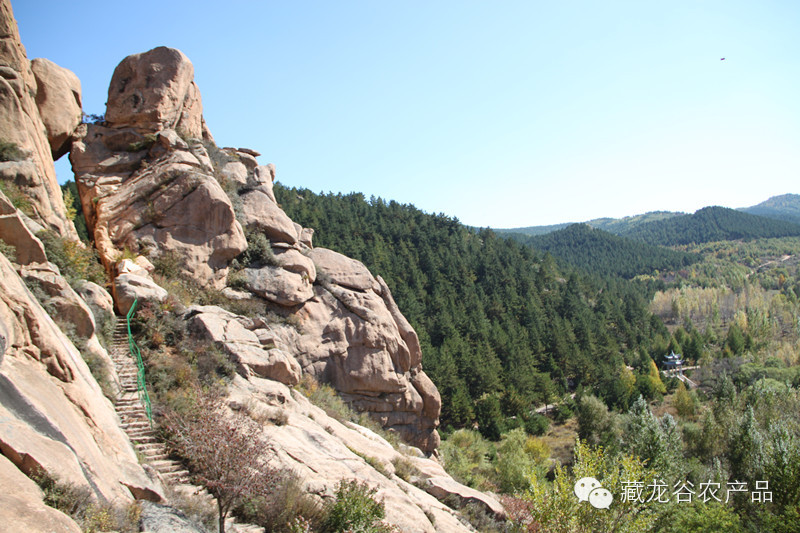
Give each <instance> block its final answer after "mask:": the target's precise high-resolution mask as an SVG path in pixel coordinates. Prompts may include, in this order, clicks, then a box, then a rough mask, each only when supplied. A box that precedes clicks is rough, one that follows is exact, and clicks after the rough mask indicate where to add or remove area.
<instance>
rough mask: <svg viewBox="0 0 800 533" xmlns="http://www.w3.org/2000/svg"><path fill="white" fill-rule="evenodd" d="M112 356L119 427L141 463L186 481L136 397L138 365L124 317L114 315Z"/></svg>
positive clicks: (172, 478)
mask: <svg viewBox="0 0 800 533" xmlns="http://www.w3.org/2000/svg"><path fill="white" fill-rule="evenodd" d="M111 358H112V359H113V361H114V366H115V367H116V369H117V375H118V376H119V381H120V389H121V390H120V395H119V397H118V398H117V401H116V403H115V404H114V407H115V408H116V410H117V414H118V415H119V417H120V420H122V429H123V430H125V433H127V434H128V438H130V439H131V442H132V443H133V445H134V447H135V448H136V451H138V452H139V454H141V456H142V457H143V458H144V462H145V463H147V464H149V465H150V466H152V467H153V468H154V469H155V470H156V471H158V473H159V474H161V477H162V478H163V479H164V481H166V482H168V483H171V484H173V485H176V484H184V483H189V472H188V471H187V470H186V469H185V468H184V467H183V465H182V464H181V463H180V462H179V461H175V460H174V459H170V458H169V454H168V452H167V449H166V447H165V446H164V444H163V443H162V442H161V441H159V439H158V435H157V434H156V432H155V431H154V430H153V428H152V427H151V426H150V421H149V420H147V412H146V411H145V408H144V406H143V405H142V402H141V401H140V400H139V391H138V389H137V386H136V375H137V372H138V368H137V366H136V360H135V359H134V358H133V356H132V355H131V353H130V350H129V348H128V325H127V322H126V321H125V318H124V317H117V327H116V329H115V330H114V337H113V340H112V343H111Z"/></svg>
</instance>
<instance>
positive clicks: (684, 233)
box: [623, 206, 800, 246]
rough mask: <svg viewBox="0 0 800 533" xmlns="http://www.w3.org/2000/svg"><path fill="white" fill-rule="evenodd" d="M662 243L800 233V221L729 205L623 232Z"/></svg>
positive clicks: (770, 236)
mask: <svg viewBox="0 0 800 533" xmlns="http://www.w3.org/2000/svg"><path fill="white" fill-rule="evenodd" d="M623 236H625V237H630V238H632V239H638V240H640V241H643V242H646V243H649V244H655V245H661V246H675V245H683V244H692V243H704V242H715V241H730V240H738V239H760V238H773V237H791V236H800V225H798V224H794V223H792V222H786V221H784V220H776V219H773V218H767V217H762V216H758V215H751V214H749V213H745V212H742V211H737V210H735V209H730V208H728V207H719V206H714V207H704V208H703V209H700V210H698V211H697V212H696V213H694V214H693V215H686V216H681V217H674V218H670V219H667V220H661V221H656V222H647V223H644V224H641V225H638V226H635V227H633V228H631V229H630V230H628V231H627V232H625V233H624V234H623Z"/></svg>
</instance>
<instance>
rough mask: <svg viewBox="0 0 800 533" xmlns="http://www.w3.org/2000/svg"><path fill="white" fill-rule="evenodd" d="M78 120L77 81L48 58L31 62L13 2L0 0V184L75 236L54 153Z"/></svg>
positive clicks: (65, 146)
mask: <svg viewBox="0 0 800 533" xmlns="http://www.w3.org/2000/svg"><path fill="white" fill-rule="evenodd" d="M42 116H46V117H47V118H46V119H43V118H42ZM80 121H81V86H80V81H79V80H78V78H77V77H76V76H75V75H74V74H73V73H72V72H70V71H68V70H66V69H64V68H61V67H59V66H58V65H56V64H54V63H52V62H50V61H47V60H46V59H35V60H34V61H29V60H28V58H27V56H26V54H25V47H24V46H22V43H21V41H20V39H19V31H18V30H17V23H16V21H15V20H14V15H13V12H12V10H11V4H10V2H9V1H8V0H2V1H0V140H2V143H3V145H2V157H0V186H4V188H6V189H8V188H9V187H13V188H14V189H15V190H17V189H19V190H20V191H21V192H22V194H24V196H25V198H27V199H28V201H27V202H26V209H25V211H27V212H26V213H25V214H26V215H29V216H30V218H32V219H33V221H35V222H37V223H38V224H40V225H41V226H43V227H45V228H50V229H53V230H55V231H57V232H58V233H59V234H60V235H65V236H67V237H69V238H71V239H75V240H77V238H78V235H77V233H76V231H75V227H74V226H73V224H72V221H71V220H69V218H68V217H67V215H66V209H65V207H64V199H63V196H62V195H61V188H60V187H59V186H58V180H57V179H56V171H55V168H54V167H53V157H56V158H58V157H60V156H61V155H63V154H65V153H66V152H67V151H68V150H69V143H70V138H71V134H72V132H73V131H74V130H75V128H76V127H77V125H78V124H79V123H80Z"/></svg>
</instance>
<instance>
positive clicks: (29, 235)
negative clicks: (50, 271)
mask: <svg viewBox="0 0 800 533" xmlns="http://www.w3.org/2000/svg"><path fill="white" fill-rule="evenodd" d="M23 216H25V215H24V214H23V213H21V212H20V211H17V209H15V208H14V206H13V205H12V203H11V201H10V200H9V199H8V198H7V197H6V195H5V194H3V192H2V191H0V240H2V241H3V242H5V243H6V244H8V245H10V246H13V247H14V261H15V262H16V263H19V264H22V265H27V264H29V263H44V262H45V261H47V257H46V256H45V252H44V245H43V244H42V241H40V240H39V239H37V238H36V237H35V236H34V234H33V232H32V231H31V230H30V229H29V228H28V225H27V224H26V223H25V221H24V220H23V218H22V217H23Z"/></svg>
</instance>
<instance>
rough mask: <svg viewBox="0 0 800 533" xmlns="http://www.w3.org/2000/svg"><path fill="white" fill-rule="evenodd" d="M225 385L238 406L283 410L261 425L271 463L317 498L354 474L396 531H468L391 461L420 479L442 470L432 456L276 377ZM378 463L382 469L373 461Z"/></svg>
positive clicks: (251, 409) (328, 494)
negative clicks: (343, 417)
mask: <svg viewBox="0 0 800 533" xmlns="http://www.w3.org/2000/svg"><path fill="white" fill-rule="evenodd" d="M229 390H230V393H231V396H230V398H229V402H230V403H231V405H233V406H236V407H237V408H239V409H247V411H248V412H250V413H268V412H270V409H273V410H274V409H277V410H279V411H280V412H281V413H282V416H284V417H285V418H286V420H287V421H286V423H285V424H281V425H276V424H265V425H264V431H265V433H266V435H267V436H268V439H269V441H270V443H271V444H272V447H273V448H274V449H275V451H276V454H275V456H274V457H273V460H272V463H273V464H274V465H275V466H276V467H278V468H281V469H284V470H291V471H293V472H295V473H296V474H297V475H298V476H299V479H300V482H301V484H302V486H303V487H304V488H305V490H306V491H307V492H309V493H310V494H311V495H313V496H317V497H318V498H319V499H320V501H323V500H325V499H329V498H330V497H332V496H333V493H334V490H335V488H336V485H337V484H338V483H339V482H340V481H342V480H357V481H359V482H364V483H367V485H369V486H370V487H372V488H375V489H377V494H376V496H377V497H378V498H380V499H382V500H383V501H384V504H385V508H386V522H388V523H390V524H393V525H395V526H397V527H398V528H399V530H400V531H414V532H426V533H433V532H434V531H436V532H453V533H456V532H467V531H471V529H470V528H469V526H466V525H464V523H462V522H461V521H460V520H459V519H458V516H457V513H456V512H455V511H453V510H452V509H450V508H448V507H447V506H446V505H445V504H444V503H442V502H440V501H438V500H437V499H436V498H435V497H434V496H432V495H431V494H429V493H428V492H426V491H425V490H423V489H420V488H418V487H417V486H415V484H411V483H408V482H406V481H404V480H403V479H401V478H399V477H398V476H397V475H396V474H395V466H394V465H395V463H396V462H398V461H404V462H411V463H413V465H414V466H415V467H417V468H419V477H418V478H416V479H414V481H415V483H418V484H420V485H424V483H425V479H426V478H428V477H431V476H441V475H444V476H446V474H445V473H444V470H443V469H442V468H441V466H440V465H438V463H437V462H436V461H435V460H433V459H425V458H420V457H414V456H413V455H404V454H402V453H400V452H398V451H396V450H395V449H394V448H393V447H392V446H391V445H390V444H389V443H388V442H386V440H384V439H383V438H382V437H380V436H379V435H377V434H375V433H374V432H372V431H370V430H369V429H366V428H364V427H362V426H359V425H357V424H352V423H350V422H347V423H342V422H340V421H338V420H335V419H334V418H331V417H330V416H328V415H327V414H326V413H325V411H323V410H322V409H320V408H318V407H316V406H314V405H312V404H311V403H310V402H309V401H308V400H307V399H306V398H305V397H304V396H303V395H302V394H301V393H299V392H298V391H297V390H290V389H289V388H287V387H286V386H284V385H282V384H280V383H277V382H275V381H270V380H264V379H259V378H258V377H255V376H251V377H250V378H248V379H246V380H245V379H243V378H241V377H237V378H236V379H234V381H233V384H232V386H231V387H230V389H229ZM409 453H410V452H409ZM368 461H369V462H368ZM377 464H379V465H380V468H381V470H382V472H379V471H378V470H376V469H375V467H374V466H373V465H377ZM453 483H454V485H452V487H451V488H452V489H454V490H456V491H461V490H462V489H465V490H468V489H467V487H463V486H460V485H459V484H457V483H455V482H453ZM475 495H476V496H477V495H479V493H477V492H476V493H475ZM485 496H486V497H487V498H490V497H489V496H488V495H485ZM431 519H433V522H431Z"/></svg>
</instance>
